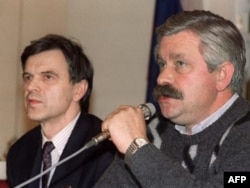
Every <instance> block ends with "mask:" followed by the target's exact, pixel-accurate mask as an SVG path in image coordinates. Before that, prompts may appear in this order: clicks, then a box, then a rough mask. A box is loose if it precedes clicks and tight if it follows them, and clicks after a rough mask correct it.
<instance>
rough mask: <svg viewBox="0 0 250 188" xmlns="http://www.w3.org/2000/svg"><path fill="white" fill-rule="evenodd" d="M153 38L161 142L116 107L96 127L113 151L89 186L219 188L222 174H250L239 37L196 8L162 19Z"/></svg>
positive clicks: (131, 113)
mask: <svg viewBox="0 0 250 188" xmlns="http://www.w3.org/2000/svg"><path fill="white" fill-rule="evenodd" d="M157 34H158V44H157V46H156V54H155V55H156V58H157V62H158V65H159V69H160V73H159V76H158V79H157V84H158V85H157V86H156V88H155V90H154V98H155V99H156V100H157V101H158V103H159V106H160V109H161V115H162V116H163V117H162V118H160V123H159V125H158V127H157V130H158V133H159V135H160V138H161V140H162V144H161V146H160V148H157V147H156V146H155V145H153V144H152V143H151V141H150V139H149V137H148V135H147V129H146V123H145V121H144V118H143V114H142V111H141V110H140V109H139V108H138V107H132V106H127V105H124V106H121V107H119V108H118V109H117V110H115V111H114V112H112V113H111V114H110V115H109V116H107V117H106V119H105V121H104V122H103V126H102V130H103V131H109V133H110V139H111V140H112V141H113V143H114V144H115V145H116V147H117V149H118V150H119V153H118V155H117V156H116V157H115V160H114V162H113V163H112V164H111V165H110V167H109V168H108V169H107V171H106V172H105V173H104V175H103V176H102V177H101V178H100V180H99V181H98V183H97V184H96V186H95V188H99V187H100V188H108V187H119V188H125V187H129V188H133V187H138V188H139V187H140V188H142V187H143V188H162V187H166V188H184V187H185V188H201V187H202V188H215V187H224V186H223V184H224V182H223V181H224V172H241V171H242V172H245V171H248V172H250V106H249V103H248V101H247V100H245V99H244V98H243V97H242V96H241V90H242V83H243V79H244V67H245V63H246V57H245V43H244V40H243V37H242V35H241V34H240V32H239V31H238V29H237V28H236V26H235V25H234V24H233V23H232V22H230V21H228V20H226V19H224V18H222V17H221V16H219V15H216V14H213V13H211V12H209V11H203V10H194V11H184V12H181V13H179V14H176V15H174V16H172V17H170V18H169V19H168V20H167V21H166V22H165V23H164V24H163V25H161V26H160V27H159V28H158V29H157Z"/></svg>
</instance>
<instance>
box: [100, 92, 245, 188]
mask: <svg viewBox="0 0 250 188" xmlns="http://www.w3.org/2000/svg"><path fill="white" fill-rule="evenodd" d="M249 111H250V106H249V103H248V102H247V101H246V100H245V99H243V98H241V97H239V98H238V99H237V100H236V101H235V102H234V104H233V105H232V106H231V107H230V108H229V109H228V110H227V111H226V112H225V113H224V114H223V115H222V116H221V117H220V118H219V119H218V120H217V121H216V122H214V123H213V124H212V125H211V126H209V127H208V128H206V129H205V130H203V131H202V132H200V133H198V134H195V135H191V136H188V135H182V134H180V133H179V132H178V131H176V130H175V129H174V126H173V124H171V122H168V121H166V120H165V121H161V123H160V124H159V128H160V135H161V139H162V146H161V149H160V150H159V149H157V148H156V147H155V146H154V145H153V144H148V145H146V146H144V147H142V148H141V149H140V150H138V151H137V152H136V153H135V154H134V155H133V156H132V157H131V158H130V160H129V161H128V164H125V163H124V160H123V156H121V155H119V154H117V156H116V158H115V160H114V162H113V163H112V164H111V166H110V167H109V168H108V169H107V170H106V172H105V173H104V174H103V176H102V177H101V178H100V180H99V181H98V182H97V184H96V185H95V188H133V187H143V188H163V187H166V188H184V187H185V188H202V187H203V188H216V187H221V188H222V187H223V173H224V172H232V171H233V172H236V171H248V172H250V112H249ZM190 148H193V150H194V151H192V153H193V155H194V156H191V155H190V154H189V150H190Z"/></svg>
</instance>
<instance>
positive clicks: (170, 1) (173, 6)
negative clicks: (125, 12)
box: [146, 0, 182, 111]
mask: <svg viewBox="0 0 250 188" xmlns="http://www.w3.org/2000/svg"><path fill="white" fill-rule="evenodd" d="M181 11H182V6H181V3H180V1H179V0H156V5H155V14H154V24H153V32H152V33H153V34H152V42H151V49H150V59H149V66H148V78H147V79H148V80H147V81H148V82H147V83H148V85H147V93H146V102H150V103H153V104H154V105H155V106H156V109H157V111H159V106H158V104H157V101H154V99H153V95H152V93H153V89H154V87H155V85H156V80H157V76H158V74H159V68H158V65H157V63H156V61H155V57H154V47H155V45H156V34H155V29H156V28H157V27H158V26H160V25H161V24H163V23H164V22H165V21H166V19H167V18H168V17H170V16H171V15H173V14H176V13H178V12H181Z"/></svg>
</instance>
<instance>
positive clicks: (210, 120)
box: [175, 93, 239, 135]
mask: <svg viewBox="0 0 250 188" xmlns="http://www.w3.org/2000/svg"><path fill="white" fill-rule="evenodd" d="M238 97H239V95H238V94H237V93H235V94H234V95H233V96H232V97H231V98H230V99H229V100H228V101H227V102H226V103H225V104H224V105H223V106H222V107H220V108H219V109H218V110H217V111H216V112H214V113H213V114H211V115H210V116H209V117H207V118H206V119H205V120H203V121H202V122H200V123H199V124H197V125H195V126H194V127H193V128H192V130H191V131H192V135H194V134H197V133H199V132H201V131H203V130H204V129H206V128H207V127H209V126H210V125H212V124H213V123H214V122H215V121H216V120H217V119H219V117H220V116H221V115H222V114H223V113H225V111H226V110H227V109H228V108H229V107H230V106H231V105H232V104H233V102H234V101H235V100H236V99H237V98H238ZM175 129H176V130H177V131H179V132H180V133H181V134H187V132H186V128H185V126H182V125H175Z"/></svg>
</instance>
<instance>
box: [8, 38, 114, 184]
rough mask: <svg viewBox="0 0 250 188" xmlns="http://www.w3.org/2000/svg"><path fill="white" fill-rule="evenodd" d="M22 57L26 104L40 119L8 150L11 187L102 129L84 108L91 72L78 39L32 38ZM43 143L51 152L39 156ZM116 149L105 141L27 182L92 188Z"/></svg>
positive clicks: (81, 144)
mask: <svg viewBox="0 0 250 188" xmlns="http://www.w3.org/2000/svg"><path fill="white" fill-rule="evenodd" d="M21 61H22V68H23V88H24V97H25V98H24V99H25V101H24V102H25V108H26V111H27V115H28V117H29V118H30V119H32V120H34V121H37V122H38V123H39V125H38V126H36V127H35V128H33V129H32V130H30V131H29V132H28V133H26V134H25V135H23V136H22V137H21V138H20V139H19V140H17V142H16V143H14V145H12V147H11V148H10V150H9V153H8V156H7V176H8V181H9V184H10V187H14V186H17V185H20V184H21V183H23V182H25V181H26V180H29V179H30V178H32V177H34V176H36V175H38V174H40V173H41V172H42V170H43V169H44V167H45V166H46V165H47V162H48V161H50V163H51V164H50V165H53V164H56V163H57V162H59V161H62V160H64V159H65V158H67V157H68V156H70V155H71V154H73V153H75V152H76V151H78V150H79V149H81V148H82V147H83V146H84V145H85V143H86V142H88V141H89V140H91V138H92V137H94V136H95V135H96V134H98V133H100V131H101V122H102V121H101V120H100V119H99V118H98V117H96V116H94V115H92V114H89V113H88V110H89V100H90V95H91V91H92V87H93V74H94V72H93V66H92V63H91V62H90V61H89V59H88V57H87V56H86V55H85V54H84V52H83V50H82V47H81V46H80V44H78V43H77V42H76V41H74V40H71V39H68V38H66V37H64V36H61V35H56V34H49V35H46V36H44V37H42V38H40V39H37V40H34V41H32V42H31V43H30V45H28V46H27V47H26V48H25V49H24V51H23V53H22V55H21ZM47 145H49V148H50V151H49V153H50V154H51V155H49V154H46V156H48V157H49V158H47V157H46V158H44V159H42V156H43V154H42V153H43V149H42V148H44V147H45V146H47ZM50 146H51V147H50ZM114 149H115V148H114V147H113V146H112V143H111V142H110V143H108V142H107V143H104V145H102V146H99V147H95V148H91V149H88V150H85V151H83V152H81V153H80V154H78V155H77V156H75V157H74V158H72V159H70V160H68V161H67V162H65V163H63V164H61V165H60V166H58V167H56V168H53V169H52V170H51V171H50V172H49V173H47V174H46V175H44V176H43V177H42V178H39V179H37V180H35V181H33V182H31V183H29V184H27V186H25V187H29V188H31V187H33V188H39V187H42V188H44V187H53V188H62V187H79V188H90V187H92V186H93V185H94V183H95V182H96V181H97V180H98V178H99V177H100V175H101V174H102V173H103V172H104V170H105V169H106V168H107V167H108V165H109V164H110V162H111V161H112V160H113V153H114ZM44 150H45V149H44ZM42 160H43V161H44V162H42ZM44 170H45V169H44ZM47 175H48V176H47ZM45 177H46V178H45ZM45 180H46V181H45Z"/></svg>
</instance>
